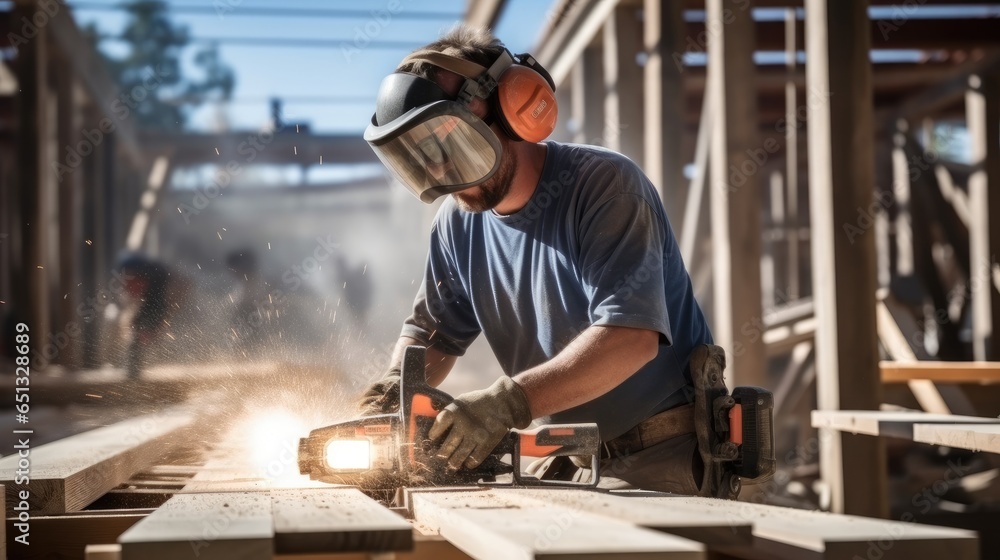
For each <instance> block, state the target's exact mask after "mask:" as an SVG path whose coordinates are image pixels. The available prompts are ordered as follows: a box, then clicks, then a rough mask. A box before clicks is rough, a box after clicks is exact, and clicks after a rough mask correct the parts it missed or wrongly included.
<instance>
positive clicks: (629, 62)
mask: <svg viewBox="0 0 1000 560" xmlns="http://www.w3.org/2000/svg"><path fill="white" fill-rule="evenodd" d="M637 12H638V8H637V7H635V6H631V5H628V4H621V5H619V6H618V7H616V8H615V9H614V11H613V12H612V13H611V15H610V17H609V18H608V19H607V21H605V22H604V117H605V122H604V140H605V146H607V147H608V148H609V149H612V150H614V151H616V152H621V153H622V154H625V155H626V156H628V157H629V159H631V160H632V161H634V162H636V163H638V164H639V165H642V140H643V124H644V123H643V116H642V105H643V101H642V98H643V91H642V83H643V80H642V78H643V71H642V68H640V67H639V62H638V60H636V57H637V56H638V55H639V53H640V52H642V48H643V47H642V28H641V27H640V26H639V19H638V15H637Z"/></svg>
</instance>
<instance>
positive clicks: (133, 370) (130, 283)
mask: <svg viewBox="0 0 1000 560" xmlns="http://www.w3.org/2000/svg"><path fill="white" fill-rule="evenodd" d="M118 271H119V272H120V273H121V276H122V280H123V283H124V286H123V292H124V293H123V296H124V297H123V301H122V304H123V310H122V315H121V323H120V324H121V325H122V326H123V327H124V328H125V329H126V335H125V336H126V340H127V343H126V344H127V345H126V348H125V372H126V375H127V376H128V378H129V379H138V378H139V375H140V374H141V373H142V370H143V369H145V368H146V367H147V366H148V365H149V362H150V360H151V355H152V354H154V352H153V348H154V347H156V346H158V345H159V342H160V339H161V337H163V336H164V334H165V333H167V332H168V331H169V327H170V324H169V322H168V320H169V317H170V316H171V314H172V309H171V302H170V295H171V294H174V295H176V294H177V293H178V290H177V286H174V289H171V286H170V284H171V276H170V272H169V271H168V270H167V268H166V267H165V266H164V265H162V264H160V263H158V262H155V261H153V260H151V259H150V258H148V257H146V256H145V255H142V254H139V253H131V254H127V255H125V256H124V257H123V258H122V259H121V261H120V262H119V264H118Z"/></svg>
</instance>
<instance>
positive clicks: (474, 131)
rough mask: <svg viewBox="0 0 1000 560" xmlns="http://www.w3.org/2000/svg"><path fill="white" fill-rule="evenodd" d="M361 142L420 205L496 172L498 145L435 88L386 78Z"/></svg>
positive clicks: (408, 78) (412, 79)
mask: <svg viewBox="0 0 1000 560" xmlns="http://www.w3.org/2000/svg"><path fill="white" fill-rule="evenodd" d="M365 141H367V142H368V145H369V146H371V147H372V150H374V151H375V154H376V155H377V156H378V158H379V159H380V160H381V161H382V163H383V164H384V165H385V166H386V167H387V168H388V169H389V171H390V173H392V175H393V176H394V177H395V178H396V179H397V180H398V181H399V182H400V183H402V184H403V185H405V186H406V188H408V189H409V190H410V192H412V193H413V194H414V195H416V196H417V198H419V199H420V200H421V201H423V202H427V203H430V202H433V201H434V200H435V199H437V198H438V197H440V196H443V195H446V194H450V193H453V192H457V191H461V190H463V189H467V188H469V187H473V186H476V185H478V184H480V183H482V182H484V181H486V180H488V179H489V178H490V177H492V176H493V174H494V173H496V171H497V169H499V167H500V157H501V154H502V148H501V144H500V139H499V138H497V136H496V134H494V133H493V131H492V130H490V127H489V126H488V125H487V124H486V123H485V122H483V120H482V119H480V118H479V117H477V116H476V115H475V114H473V113H472V111H470V110H469V109H468V108H467V107H466V106H465V104H463V103H461V102H458V101H454V100H452V99H450V98H449V96H448V95H447V94H445V92H444V91H443V90H442V89H441V88H440V86H438V85H437V84H436V83H434V82H432V81H430V80H427V79H425V78H421V77H419V76H415V75H412V74H405V73H395V74H390V75H389V76H388V77H386V79H385V80H383V81H382V86H381V87H380V88H379V97H378V103H377V105H376V110H375V115H373V116H372V121H371V124H369V125H368V128H367V129H366V130H365Z"/></svg>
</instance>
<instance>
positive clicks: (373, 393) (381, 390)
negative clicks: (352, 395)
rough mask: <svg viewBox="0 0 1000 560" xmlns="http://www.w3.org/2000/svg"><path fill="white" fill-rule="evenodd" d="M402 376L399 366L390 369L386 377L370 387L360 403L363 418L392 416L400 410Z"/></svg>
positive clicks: (359, 408) (359, 407)
mask: <svg viewBox="0 0 1000 560" xmlns="http://www.w3.org/2000/svg"><path fill="white" fill-rule="evenodd" d="M400 374H401V371H400V369H399V366H396V367H393V368H390V369H389V371H388V372H387V373H386V375H385V377H383V378H382V379H381V380H380V381H377V382H376V383H373V384H372V385H371V387H368V389H367V390H366V391H365V394H364V395H362V397H361V402H359V403H358V410H360V411H361V415H362V416H374V415H376V414H391V413H393V412H396V411H397V410H399V379H400Z"/></svg>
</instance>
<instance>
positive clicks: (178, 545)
mask: <svg viewBox="0 0 1000 560" xmlns="http://www.w3.org/2000/svg"><path fill="white" fill-rule="evenodd" d="M273 537H274V528H273V521H272V517H271V499H270V498H269V497H268V496H265V495H255V494H236V493H232V494H186V495H180V494H179V495H176V496H174V497H173V498H170V500H168V501H167V503H165V504H163V505H162V506H160V507H159V508H157V509H156V511H154V512H153V513H152V514H150V515H149V516H148V517H146V518H145V519H143V520H142V521H140V522H138V523H136V524H135V526H133V527H132V528H131V529H129V530H128V531H126V532H125V533H124V534H122V535H121V536H120V537H118V544H120V545H122V560H175V559H178V558H198V559H199V560H214V559H230V558H241V559H245V560H254V559H260V560H270V559H271V556H272V554H273V552H274V551H273V546H274V545H273Z"/></svg>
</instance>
